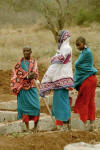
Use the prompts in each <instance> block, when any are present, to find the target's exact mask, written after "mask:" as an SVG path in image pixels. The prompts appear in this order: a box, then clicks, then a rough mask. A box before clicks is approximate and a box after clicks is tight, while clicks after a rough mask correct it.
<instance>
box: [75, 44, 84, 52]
mask: <svg viewBox="0 0 100 150" xmlns="http://www.w3.org/2000/svg"><path fill="white" fill-rule="evenodd" d="M76 46H77V49H78V50H79V51H82V50H84V48H85V44H84V43H82V42H78V43H76Z"/></svg>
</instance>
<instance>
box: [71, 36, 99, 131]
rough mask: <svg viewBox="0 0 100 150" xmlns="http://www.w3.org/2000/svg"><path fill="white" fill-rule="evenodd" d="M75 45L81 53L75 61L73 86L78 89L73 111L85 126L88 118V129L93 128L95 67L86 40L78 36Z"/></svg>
mask: <svg viewBox="0 0 100 150" xmlns="http://www.w3.org/2000/svg"><path fill="white" fill-rule="evenodd" d="M76 46H77V48H78V50H79V51H81V54H80V56H79V58H78V60H77V61H76V62H75V73H74V86H75V88H76V90H78V96H77V99H76V103H75V108H74V112H75V113H79V115H80V119H81V120H82V121H83V123H84V125H85V127H86V126H87V120H90V129H89V130H90V131H92V130H93V125H94V120H95V101H94V98H95V89H96V84H97V79H96V73H97V69H96V68H94V67H93V56H92V52H91V50H90V49H89V48H88V47H87V46H86V40H85V38H83V37H78V38H77V40H76Z"/></svg>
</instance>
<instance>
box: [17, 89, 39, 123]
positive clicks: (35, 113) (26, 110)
mask: <svg viewBox="0 0 100 150" xmlns="http://www.w3.org/2000/svg"><path fill="white" fill-rule="evenodd" d="M17 111H18V119H21V118H22V120H23V121H24V122H28V121H30V120H34V121H35V122H36V120H38V119H39V116H40V103H39V96H38V92H37V89H36V88H30V89H29V90H23V89H22V90H21V91H20V92H19V94H18V96H17Z"/></svg>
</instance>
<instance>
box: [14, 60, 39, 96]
mask: <svg viewBox="0 0 100 150" xmlns="http://www.w3.org/2000/svg"><path fill="white" fill-rule="evenodd" d="M22 61H24V58H22V59H21V60H20V61H19V62H18V63H17V64H16V65H15V68H14V70H13V73H12V77H11V90H12V92H13V94H15V95H18V93H19V91H20V90H21V89H25V90H28V89H30V88H32V87H36V85H35V83H34V80H27V78H26V77H27V75H28V72H30V71H32V72H35V74H36V80H37V79H38V71H37V63H36V61H35V59H32V58H31V59H30V60H29V68H28V71H27V72H26V71H25V70H24V69H22V67H21V62H22Z"/></svg>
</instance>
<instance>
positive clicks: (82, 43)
mask: <svg viewBox="0 0 100 150" xmlns="http://www.w3.org/2000/svg"><path fill="white" fill-rule="evenodd" d="M76 46H77V48H78V49H79V50H83V49H84V48H85V46H86V40H85V38H84V37H82V36H80V37H78V38H77V39H76Z"/></svg>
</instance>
